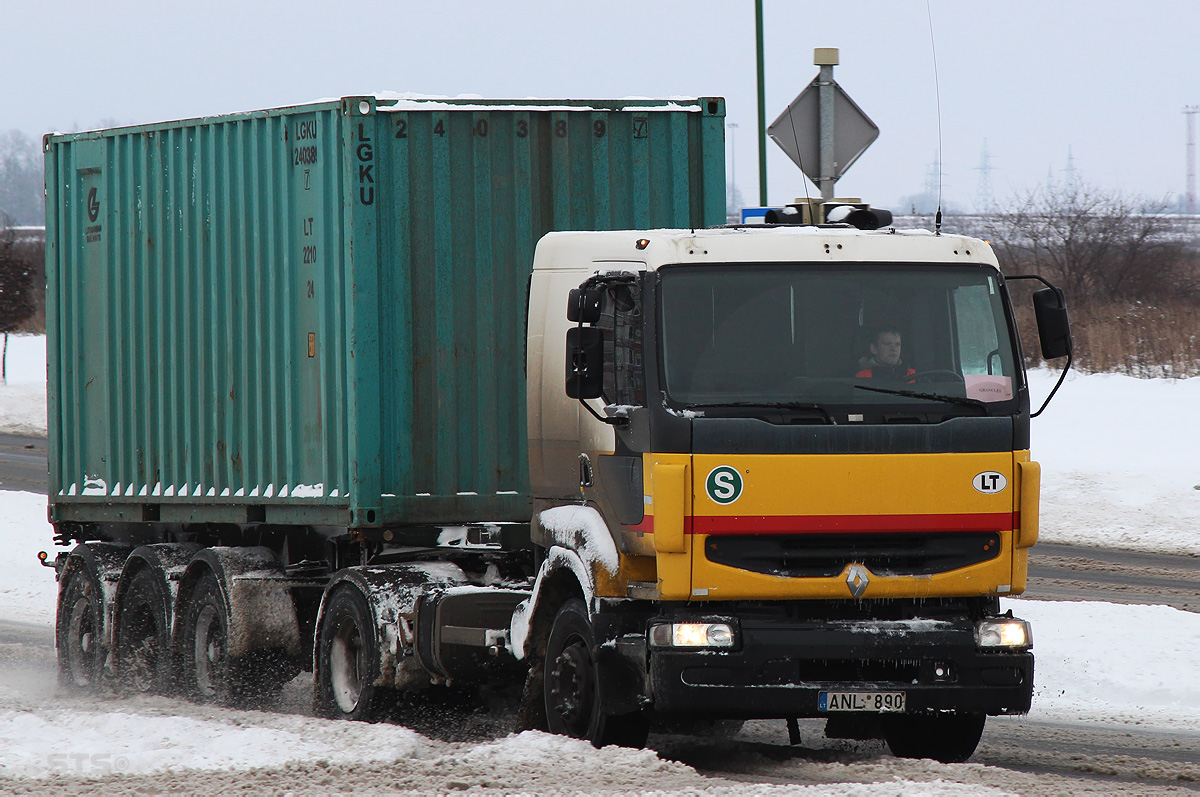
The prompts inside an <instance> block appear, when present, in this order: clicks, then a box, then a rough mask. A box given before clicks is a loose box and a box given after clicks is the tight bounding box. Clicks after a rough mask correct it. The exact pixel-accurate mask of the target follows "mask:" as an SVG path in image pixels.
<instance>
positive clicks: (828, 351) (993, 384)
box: [659, 264, 1018, 411]
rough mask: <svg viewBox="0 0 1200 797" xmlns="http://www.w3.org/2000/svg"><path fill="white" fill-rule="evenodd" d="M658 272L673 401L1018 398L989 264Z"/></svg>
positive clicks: (982, 401)
mask: <svg viewBox="0 0 1200 797" xmlns="http://www.w3.org/2000/svg"><path fill="white" fill-rule="evenodd" d="M659 274H660V278H661V285H660V289H659V291H660V292H659V296H660V303H659V304H660V312H661V331H660V335H661V338H660V339H661V346H662V355H661V356H662V368H663V375H664V377H665V382H666V388H667V393H668V396H669V398H670V400H671V401H672V402H673V403H675V404H684V405H693V406H695V405H709V406H712V405H718V404H734V405H738V404H819V405H822V406H829V405H837V406H847V405H849V406H856V405H863V406H868V407H869V406H878V405H883V404H887V405H892V406H895V405H906V406H907V405H910V404H912V405H916V404H922V403H923V404H926V405H928V404H929V403H930V402H931V401H933V402H938V403H944V404H950V405H954V406H960V407H968V408H969V407H970V406H972V405H977V406H978V407H984V408H985V409H986V407H987V406H988V405H991V404H996V403H999V402H1005V401H1010V400H1012V399H1014V398H1015V396H1016V390H1017V387H1018V383H1017V371H1016V363H1017V360H1016V359H1015V357H1014V349H1013V345H1012V341H1011V336H1010V334H1009V331H1008V329H1009V328H1008V324H1007V322H1006V320H1005V318H1006V316H1005V311H1004V304H1003V301H1002V299H1001V293H1000V284H999V279H998V275H997V273H996V271H995V270H994V269H992V268H990V267H984V266H946V265H944V264H933V265H920V264H870V265H846V264H838V265H824V264H780V265H775V264H772V265H724V266H672V267H666V268H663V269H661V270H660V271H659ZM866 388H870V389H866ZM905 393H919V394H921V395H920V396H910V395H904V394H905ZM930 396H933V398H930ZM943 398H945V399H955V398H957V399H958V401H957V402H954V401H944V400H942V399H943ZM964 411H969V410H964Z"/></svg>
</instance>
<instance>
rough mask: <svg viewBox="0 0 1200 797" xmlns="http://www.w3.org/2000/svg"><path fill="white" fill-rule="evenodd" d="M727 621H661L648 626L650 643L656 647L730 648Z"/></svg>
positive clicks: (730, 631)
mask: <svg viewBox="0 0 1200 797" xmlns="http://www.w3.org/2000/svg"><path fill="white" fill-rule="evenodd" d="M733 636H734V635H733V626H731V625H730V624H729V623H663V624H662V625H655V626H651V627H650V644H651V645H653V646H654V647H656V648H731V647H733Z"/></svg>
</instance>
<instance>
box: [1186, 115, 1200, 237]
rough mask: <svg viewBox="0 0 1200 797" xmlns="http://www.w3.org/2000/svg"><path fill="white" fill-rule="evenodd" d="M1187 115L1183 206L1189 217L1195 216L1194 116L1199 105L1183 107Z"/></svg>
mask: <svg viewBox="0 0 1200 797" xmlns="http://www.w3.org/2000/svg"><path fill="white" fill-rule="evenodd" d="M1183 112H1184V113H1185V114H1187V199H1186V204H1185V205H1184V208H1185V210H1186V211H1187V214H1188V215H1189V216H1194V215H1196V114H1198V113H1200V105H1185V106H1183Z"/></svg>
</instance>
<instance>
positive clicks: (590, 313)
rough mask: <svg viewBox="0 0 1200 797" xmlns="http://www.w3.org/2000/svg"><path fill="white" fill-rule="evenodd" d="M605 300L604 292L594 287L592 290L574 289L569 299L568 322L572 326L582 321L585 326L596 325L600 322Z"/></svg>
mask: <svg viewBox="0 0 1200 797" xmlns="http://www.w3.org/2000/svg"><path fill="white" fill-rule="evenodd" d="M603 300H604V290H603V289H602V288H599V287H596V286H592V287H590V288H572V289H571V293H570V295H569V297H568V298H567V320H568V321H570V322H571V323H572V324H578V323H580V322H581V321H582V322H583V323H584V324H594V323H596V322H597V321H599V320H600V308H601V303H602V302H603Z"/></svg>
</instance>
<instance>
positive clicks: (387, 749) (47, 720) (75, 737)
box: [0, 709, 435, 777]
mask: <svg viewBox="0 0 1200 797" xmlns="http://www.w3.org/2000/svg"><path fill="white" fill-rule="evenodd" d="M238 719H242V720H243V721H242V722H238V721H224V720H219V719H197V718H192V717H172V716H148V715H145V714H138V713H127V712H124V711H97V712H92V711H74V710H70V709H59V710H51V711H39V712H31V711H0V753H2V754H0V775H7V776H9V777H17V776H24V777H45V776H47V775H53V774H59V773H63V772H82V773H83V774H91V775H96V774H104V773H105V772H106V771H109V772H121V773H126V774H138V773H147V772H155V771H162V770H172V769H185V768H186V769H193V770H195V769H199V770H211V769H243V768H248V767H262V766H280V765H282V764H286V763H288V762H290V761H302V760H311V759H325V760H328V761H330V762H338V763H342V762H349V761H382V760H388V761H391V760H394V759H396V758H398V757H405V756H412V755H418V754H420V753H422V752H424V753H425V754H427V755H428V754H429V752H431V748H434V747H435V743H433V742H431V741H429V740H428V739H426V738H425V737H423V736H421V735H420V734H418V733H416V732H415V731H412V730H409V729H408V728H404V727H401V726H399V725H368V724H364V723H358V722H326V721H323V720H317V719H310V718H306V717H287V716H280V717H279V718H278V719H277V720H274V721H273V723H272V724H274V725H276V726H279V727H270V726H267V725H257V724H251V723H250V722H246V721H245V719H243V718H238ZM266 719H267V718H266V717H265V716H264V718H263V720H264V721H266Z"/></svg>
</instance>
